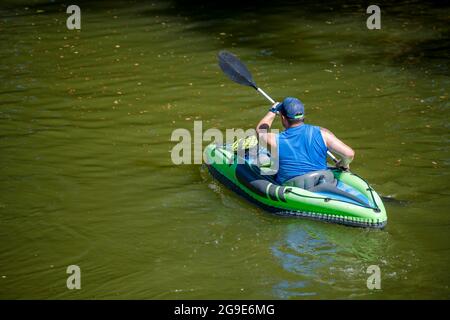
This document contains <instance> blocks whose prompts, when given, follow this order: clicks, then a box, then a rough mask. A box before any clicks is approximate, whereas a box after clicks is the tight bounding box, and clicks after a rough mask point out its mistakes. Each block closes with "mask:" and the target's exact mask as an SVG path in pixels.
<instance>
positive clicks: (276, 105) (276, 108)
mask: <svg viewBox="0 0 450 320" xmlns="http://www.w3.org/2000/svg"><path fill="white" fill-rule="evenodd" d="M282 105H283V104H282V103H281V102H275V103H274V104H273V105H272V108H270V109H269V111H270V112H273V113H275V114H278V113H279V112H280V109H281V106H282Z"/></svg>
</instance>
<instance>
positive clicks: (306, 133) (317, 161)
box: [256, 97, 355, 191]
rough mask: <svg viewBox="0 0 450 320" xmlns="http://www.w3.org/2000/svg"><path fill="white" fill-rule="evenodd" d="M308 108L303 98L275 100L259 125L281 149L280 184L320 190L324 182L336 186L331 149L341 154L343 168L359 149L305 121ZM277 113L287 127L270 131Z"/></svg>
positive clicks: (261, 133) (261, 132) (262, 136)
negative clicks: (329, 158)
mask: <svg viewBox="0 0 450 320" xmlns="http://www.w3.org/2000/svg"><path fill="white" fill-rule="evenodd" d="M304 109H305V108H304V106H303V104H302V102H301V101H300V100H298V99H296V98H292V97H288V98H286V99H284V100H283V102H282V103H279V102H277V103H275V104H274V105H273V106H272V108H271V109H270V110H269V112H268V113H267V114H266V115H265V116H264V117H263V118H262V119H261V121H259V123H258V126H257V127H256V131H257V132H258V136H259V139H260V141H261V140H262V141H263V142H265V143H266V144H267V145H268V146H270V147H271V150H277V153H278V154H277V155H276V156H277V157H278V161H279V166H278V173H277V175H276V179H277V182H278V183H279V184H284V185H292V186H296V187H300V188H304V189H308V190H311V191H319V190H318V186H319V185H321V187H320V188H322V189H323V187H324V185H327V187H328V188H329V187H330V186H332V188H334V186H335V179H334V175H333V173H332V172H331V171H330V170H327V161H326V159H327V150H328V149H329V150H331V151H332V152H334V153H337V154H338V155H339V156H340V157H341V160H340V161H339V162H338V163H337V166H338V167H340V168H342V169H343V170H347V169H348V168H349V164H350V163H351V162H352V160H353V157H354V155H355V152H354V151H353V150H352V148H350V147H349V146H347V145H346V144H345V143H343V142H342V141H341V140H339V139H338V138H337V137H336V136H335V135H334V134H333V133H332V132H331V131H330V130H328V129H325V128H321V127H317V126H312V125H308V124H305V123H304V119H305V110H304ZM277 114H280V116H281V123H282V124H283V127H284V128H285V129H286V130H285V131H283V132H282V133H280V134H274V133H271V132H268V131H269V129H270V127H271V126H272V122H273V120H274V119H275V117H276V116H277ZM323 182H326V184H323Z"/></svg>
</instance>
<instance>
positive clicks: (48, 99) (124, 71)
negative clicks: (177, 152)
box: [0, 1, 450, 299]
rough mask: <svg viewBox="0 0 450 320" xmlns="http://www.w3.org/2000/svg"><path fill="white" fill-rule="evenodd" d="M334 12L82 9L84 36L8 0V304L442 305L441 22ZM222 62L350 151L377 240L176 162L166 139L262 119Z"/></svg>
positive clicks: (4, 143)
mask: <svg viewBox="0 0 450 320" xmlns="http://www.w3.org/2000/svg"><path fill="white" fill-rule="evenodd" d="M337 3H338V2H336V3H333V2H329V3H328V4H325V5H324V4H323V3H320V4H318V3H317V4H315V3H314V2H313V1H311V2H306V3H304V4H303V5H302V6H298V5H295V3H293V2H292V3H290V2H283V3H280V4H279V5H275V4H265V5H261V6H258V7H257V9H254V8H251V7H250V6H245V5H242V4H238V3H235V6H234V7H233V6H228V7H225V4H222V6H223V7H222V6H221V5H220V4H216V5H213V4H210V5H208V6H205V5H201V4H200V2H194V3H191V4H190V5H187V4H184V2H183V1H175V2H163V1H154V2H153V3H152V2H145V3H143V2H136V1H122V2H114V1H109V2H108V4H106V2H100V1H98V2H95V1H94V2H93V1H78V2H77V4H78V5H79V6H80V8H81V30H79V31H78V30H68V29H67V28H66V18H67V17H68V14H66V6H65V4H63V3H62V2H60V1H54V2H52V3H50V4H49V3H47V2H44V1H41V2H39V1H33V2H32V4H30V2H25V1H3V2H2V5H1V6H0V7H1V9H0V41H1V47H0V59H1V63H0V69H1V72H0V77H1V79H0V80H1V81H0V188H1V189H0V190H1V193H0V298H2V299H6V298H9V299H74V298H84V299H111V298H112V299H197V298H198V299H223V298H227V299H228V298H230V299H232V298H236V299H244V298H249V299H301V298H308V299H325V298H328V299H380V298H383V299H394V298H405V299H417V298H424V299H429V298H437V299H449V298H450V289H449V285H450V277H449V262H450V261H449V253H450V251H449V250H450V241H449V240H450V236H449V234H450V232H449V231H450V228H449V226H450V218H449V217H450V216H449V215H450V192H449V190H450V177H449V167H450V152H449V151H450V150H449V138H450V135H449V132H450V131H449V117H450V111H449V107H450V103H449V88H450V78H449V52H450V50H449V48H450V46H449V43H450V40H449V38H448V34H449V25H450V24H449V14H448V13H449V10H448V7H442V6H439V5H438V4H436V3H429V4H419V3H416V2H412V3H405V4H402V3H399V4H396V5H395V6H392V5H387V4H386V5H383V4H380V7H381V11H382V29H381V30H372V31H370V30H368V29H367V28H366V18H367V17H368V15H367V14H366V13H365V10H366V8H365V7H364V6H361V5H357V4H354V3H353V4H352V2H349V4H348V5H345V6H343V5H338V4H337ZM221 49H228V50H231V51H232V52H234V53H236V54H238V55H239V57H240V58H242V59H243V60H244V61H246V63H247V65H248V67H249V69H251V70H252V72H253V74H254V78H255V80H256V82H257V83H258V85H259V86H261V87H262V88H263V89H264V90H266V91H267V92H268V93H269V94H270V95H272V96H273V97H274V98H276V99H277V100H281V99H283V97H285V96H296V97H299V98H300V99H302V101H303V102H304V103H305V106H306V112H307V122H308V123H312V124H316V125H320V126H323V127H326V128H328V129H330V130H332V131H333V132H334V133H335V134H336V135H337V136H338V137H340V138H341V139H342V140H344V141H345V142H346V143H348V144H349V145H350V146H352V147H353V148H354V149H355V151H356V158H355V161H354V162H353V163H352V171H353V172H355V173H357V174H359V175H360V176H362V177H364V178H365V179H367V180H368V181H369V182H370V183H371V184H372V186H373V187H374V188H375V189H376V190H377V191H378V193H380V194H381V195H382V196H383V197H385V199H386V201H385V206H386V209H387V212H388V225H387V227H386V228H385V229H384V230H367V229H360V228H351V227H345V226H340V225H334V224H327V223H322V222H315V221H307V220H302V219H290V218H280V217H276V216H272V215H271V214H269V213H267V212H264V211H262V210H260V209H258V208H256V207H254V206H253V205H251V204H249V203H247V202H246V201H245V200H243V199H241V198H239V197H238V196H236V195H235V194H233V193H232V192H231V191H229V190H227V189H226V188H224V187H223V186H222V185H220V184H219V183H218V182H216V181H214V180H213V179H212V178H211V176H210V175H209V173H208V172H207V170H206V169H205V168H204V167H203V166H201V165H179V166H175V165H173V163H172V161H171V157H170V151H171V150H172V148H173V147H174V145H175V143H174V142H172V141H170V137H171V134H172V132H173V130H175V129H177V128H186V129H188V130H192V129H193V123H194V121H195V120H198V121H200V120H201V121H203V129H204V130H206V129H207V128H219V129H221V130H223V131H225V129H227V128H243V129H247V128H251V127H254V126H255V125H256V123H257V122H258V120H259V119H260V118H261V117H262V116H263V115H264V114H265V112H266V110H267V109H268V108H269V105H268V104H267V103H266V101H265V100H264V99H263V98H262V97H260V96H258V95H257V94H256V93H255V92H253V91H252V90H251V89H248V88H245V87H241V86H238V85H236V84H234V83H232V82H230V81H229V80H228V79H227V78H226V77H225V76H224V75H223V74H222V73H221V72H220V70H219V68H218V66H217V61H216V55H217V52H218V51H219V50H221ZM275 127H277V128H280V123H279V122H278V121H277V123H276V126H275ZM205 145H206V143H205ZM69 265H78V266H79V267H80V268H81V286H82V288H81V290H68V289H67V287H66V279H67V277H68V274H66V268H67V267H68V266H69ZM370 265H378V266H379V267H380V269H381V279H382V282H381V287H382V288H381V290H369V289H368V288H367V286H366V280H367V278H368V276H369V274H367V273H366V270H367V268H368V267H369V266H370Z"/></svg>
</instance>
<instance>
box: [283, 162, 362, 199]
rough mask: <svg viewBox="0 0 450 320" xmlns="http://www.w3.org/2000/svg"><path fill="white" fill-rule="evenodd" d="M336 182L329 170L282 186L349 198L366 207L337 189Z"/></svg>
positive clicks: (311, 174)
mask: <svg viewBox="0 0 450 320" xmlns="http://www.w3.org/2000/svg"><path fill="white" fill-rule="evenodd" d="M337 183H338V180H337V179H336V178H335V177H334V174H333V172H331V171H330V170H318V171H313V172H309V173H306V174H304V175H301V176H297V177H294V178H292V179H289V180H288V181H286V182H285V183H283V185H285V186H291V187H297V188H302V189H305V190H308V191H311V192H318V193H320V192H324V193H329V194H336V195H339V196H343V197H346V198H349V199H351V200H353V201H355V202H357V203H359V204H362V205H364V206H366V205H367V203H365V202H364V201H363V200H361V199H360V198H358V197H357V196H355V195H353V194H351V193H349V192H346V191H344V190H341V189H339V188H338V187H337Z"/></svg>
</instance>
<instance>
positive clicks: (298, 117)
mask: <svg viewBox="0 0 450 320" xmlns="http://www.w3.org/2000/svg"><path fill="white" fill-rule="evenodd" d="M280 114H281V123H282V124H283V126H284V127H285V128H289V127H295V126H297V125H299V124H301V123H303V120H304V119H305V107H304V106H303V103H302V102H301V101H300V100H298V99H297V98H292V97H287V98H286V99H284V100H283V104H282V106H281V108H280Z"/></svg>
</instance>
